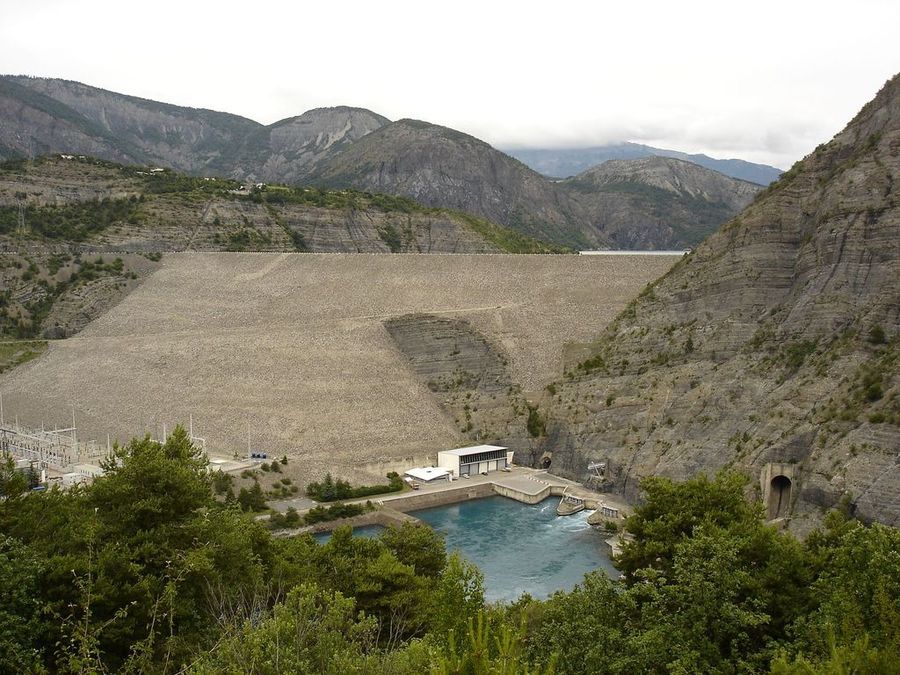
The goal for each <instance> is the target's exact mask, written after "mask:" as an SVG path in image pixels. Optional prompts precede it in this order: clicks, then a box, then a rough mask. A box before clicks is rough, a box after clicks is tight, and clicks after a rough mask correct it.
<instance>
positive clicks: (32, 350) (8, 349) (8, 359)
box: [0, 340, 47, 373]
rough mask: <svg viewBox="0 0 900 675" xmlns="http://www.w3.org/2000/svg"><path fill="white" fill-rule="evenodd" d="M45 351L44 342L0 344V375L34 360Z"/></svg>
mask: <svg viewBox="0 0 900 675" xmlns="http://www.w3.org/2000/svg"><path fill="white" fill-rule="evenodd" d="M45 351H47V341H46V340H26V341H19V342H0V373H4V372H6V371H7V370H12V369H13V368H15V367H16V366H21V365H22V364H23V363H28V362H29V361H31V360H33V359H36V358H37V357H39V356H40V355H41V354H43V353H44V352H45Z"/></svg>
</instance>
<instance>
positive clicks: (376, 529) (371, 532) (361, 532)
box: [313, 525, 384, 544]
mask: <svg viewBox="0 0 900 675" xmlns="http://www.w3.org/2000/svg"><path fill="white" fill-rule="evenodd" d="M383 529H384V528H383V527H382V526H381V525H362V526H361V527H354V528H353V536H354V537H367V538H369V539H374V538H375V537H377V536H378V535H379V534H381V531H382V530H383ZM313 537H314V538H315V540H316V541H317V542H319V543H320V544H324V543H325V542H327V541H328V540H329V539H331V532H330V531H329V532H319V533H318V534H314V535H313Z"/></svg>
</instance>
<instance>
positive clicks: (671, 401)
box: [538, 77, 900, 530]
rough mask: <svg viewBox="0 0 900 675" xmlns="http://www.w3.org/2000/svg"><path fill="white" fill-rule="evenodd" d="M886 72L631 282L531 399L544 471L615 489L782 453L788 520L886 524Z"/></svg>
mask: <svg viewBox="0 0 900 675" xmlns="http://www.w3.org/2000/svg"><path fill="white" fill-rule="evenodd" d="M898 177H900V77H895V78H894V79H893V80H891V81H890V82H888V84H887V85H885V87H884V88H883V89H882V91H881V92H880V93H879V94H878V96H877V97H876V98H875V99H874V100H873V101H872V102H870V103H869V104H868V105H866V106H865V107H864V108H863V109H862V111H861V112H860V113H859V114H858V115H857V117H856V118H855V119H854V120H853V121H852V122H851V123H850V124H849V125H848V126H847V128H846V129H845V130H844V131H842V132H841V133H839V134H838V135H837V136H835V138H834V139H833V140H832V141H831V142H829V143H828V144H826V145H823V146H820V148H819V149H817V151H816V152H814V153H813V154H811V155H810V156H809V157H807V158H806V159H804V160H803V161H802V162H799V163H798V164H797V165H796V166H795V167H794V168H793V169H792V170H791V171H790V172H788V174H786V175H785V177H784V178H782V180H780V181H779V182H778V183H776V184H774V185H773V186H772V187H770V188H769V189H768V190H766V191H765V192H763V193H762V194H761V195H760V196H759V197H758V198H757V199H756V200H755V201H754V202H753V203H752V204H751V205H750V206H749V207H748V208H747V209H746V210H745V211H744V212H742V213H741V214H740V215H739V216H738V217H737V218H735V219H734V220H733V221H731V222H730V223H729V224H727V225H726V226H725V227H723V228H722V230H721V231H719V232H717V233H716V234H714V235H713V236H711V237H710V238H709V239H708V240H707V241H706V242H705V243H704V244H703V245H701V246H700V247H699V248H698V249H697V250H696V252H694V253H693V254H692V255H690V256H688V257H686V258H685V259H684V260H683V261H682V262H681V263H679V264H678V265H676V266H675V268H673V270H672V271H671V272H670V273H669V274H667V275H666V276H665V277H663V278H662V279H660V280H659V281H657V282H655V283H654V284H653V285H652V286H650V287H648V289H647V290H646V291H645V292H644V293H642V295H641V297H639V298H638V299H637V300H636V301H635V302H634V303H633V304H632V305H631V306H630V307H629V308H628V309H627V310H626V311H625V312H624V313H623V314H622V315H620V317H619V318H618V319H617V320H616V321H615V322H614V323H613V324H612V325H611V327H610V328H609V330H608V331H607V332H606V333H605V334H604V335H603V336H602V338H601V339H600V340H599V341H598V342H597V344H596V345H595V349H594V353H595V356H594V357H593V358H592V359H590V360H588V361H585V362H583V363H582V364H581V365H580V366H579V365H577V364H571V365H570V367H569V370H568V377H567V378H565V379H564V380H563V381H561V382H560V384H559V385H558V387H557V389H558V393H557V394H556V395H555V396H553V397H550V396H548V397H546V399H545V401H544V403H543V405H544V406H549V407H550V410H551V419H552V420H553V423H552V424H551V430H550V433H549V434H548V437H547V439H546V442H545V446H544V448H542V449H540V450H539V451H538V452H543V451H544V450H552V451H553V457H554V459H553V466H554V468H555V469H556V470H561V471H563V472H565V473H566V474H568V475H570V476H572V477H575V478H581V477H583V476H585V475H586V471H587V470H586V466H587V462H588V461H590V460H595V459H599V460H606V461H608V462H609V464H610V469H611V471H610V483H611V485H613V486H614V487H615V489H616V490H618V491H620V492H622V493H624V494H626V495H629V496H635V495H636V494H637V489H638V484H639V481H640V478H641V477H642V476H646V475H649V474H663V475H668V476H672V477H675V478H686V477H688V476H691V475H693V474H696V473H698V472H701V471H705V472H712V471H716V470H718V469H720V468H724V467H728V466H735V467H739V468H742V469H745V470H747V471H748V472H749V473H750V474H751V475H754V476H755V475H758V472H759V469H760V468H761V467H762V466H763V465H764V464H765V463H766V462H794V463H796V464H797V465H798V467H799V470H800V475H801V485H800V489H799V490H795V494H798V493H799V497H798V498H797V500H796V501H795V504H794V523H793V525H794V527H796V528H797V529H801V530H802V529H803V528H804V527H807V526H808V525H809V524H810V523H811V522H814V521H815V520H816V517H817V514H818V513H819V509H821V508H824V507H825V506H827V505H830V504H833V503H834V502H835V501H836V500H837V499H838V498H840V496H842V495H850V497H851V499H852V500H853V502H854V504H855V506H856V509H857V513H858V515H860V516H861V517H862V518H864V519H867V520H879V521H882V522H885V523H889V524H895V525H896V524H900V465H898V455H900V426H898V424H900V382H898V362H900V337H898V335H900V273H898V271H900V210H898V196H900V186H898V185H897V179H898Z"/></svg>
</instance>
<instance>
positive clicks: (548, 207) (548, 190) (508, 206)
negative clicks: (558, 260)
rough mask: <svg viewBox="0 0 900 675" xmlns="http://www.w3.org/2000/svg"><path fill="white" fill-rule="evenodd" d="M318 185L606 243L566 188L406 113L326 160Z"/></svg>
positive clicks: (582, 242)
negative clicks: (393, 197) (381, 194)
mask: <svg viewBox="0 0 900 675" xmlns="http://www.w3.org/2000/svg"><path fill="white" fill-rule="evenodd" d="M310 180H311V181H312V182H313V183H315V184H320V185H324V186H328V187H352V188H355V189H358V190H368V191H373V192H386V193H389V194H399V195H403V196H406V197H410V198H412V199H415V200H417V201H420V202H422V203H424V204H429V205H432V206H442V207H447V208H452V209H459V210H462V211H467V212H469V213H475V214H477V215H480V216H482V217H485V218H489V219H491V220H494V221H496V222H499V223H503V224H504V225H507V226H509V227H512V228H514V229H516V230H518V231H520V232H523V233H525V234H528V235H530V236H534V237H538V238H540V239H544V240H547V241H554V242H557V243H562V244H566V245H570V246H576V247H580V248H585V247H596V246H600V245H605V244H607V240H606V239H605V238H604V237H603V236H602V235H600V234H599V233H598V232H597V231H596V230H595V229H594V228H593V227H591V226H590V224H589V223H588V222H587V221H586V219H585V218H584V217H583V214H581V213H580V212H579V210H578V208H577V207H576V205H575V204H574V203H573V202H572V200H571V199H570V197H569V196H568V195H567V193H566V192H565V191H564V190H561V189H560V188H559V187H558V186H556V185H554V184H553V183H551V182H550V181H548V180H546V179H545V178H544V177H543V176H541V175H539V174H538V173H536V172H535V171H532V170H531V169H529V168H528V167H527V166H525V165H524V164H522V163H521V162H519V161H518V160H516V159H513V158H512V157H509V156H508V155H505V154H503V153H502V152H500V151H498V150H495V149H494V148H492V147H491V146H490V145H488V144H487V143H485V142H484V141H480V140H478V139H477V138H475V137H473V136H469V135H467V134H463V133H461V132H459V131H455V130H453V129H448V128H446V127H441V126H438V125H435V124H429V123H427V122H421V121H418V120H409V119H404V120H400V121H398V122H394V123H392V124H389V125H386V126H383V127H381V128H380V129H378V130H377V131H374V132H372V133H370V134H368V135H367V136H364V137H363V138H361V139H360V140H358V141H356V142H355V143H352V144H350V145H349V146H347V147H346V148H344V149H343V150H341V151H340V152H338V153H336V154H335V155H334V156H332V157H331V158H330V159H327V160H326V161H324V162H323V163H322V164H321V165H320V166H319V168H318V169H317V170H316V171H315V172H313V174H312V175H311V176H310Z"/></svg>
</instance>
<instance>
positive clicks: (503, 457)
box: [438, 445, 513, 478]
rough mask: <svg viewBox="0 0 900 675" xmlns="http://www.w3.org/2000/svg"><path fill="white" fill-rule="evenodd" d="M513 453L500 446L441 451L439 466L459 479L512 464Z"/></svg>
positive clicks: (480, 446) (439, 453)
mask: <svg viewBox="0 0 900 675" xmlns="http://www.w3.org/2000/svg"><path fill="white" fill-rule="evenodd" d="M512 454H513V453H512V452H510V451H509V449H508V448H504V447H501V446H499V445H473V446H471V447H468V448H456V449H455V450H441V451H439V452H438V466H439V467H441V468H442V469H446V470H447V471H449V472H450V473H451V474H452V475H453V476H456V477H457V478H458V477H460V476H472V475H476V474H480V473H490V472H491V471H499V470H502V469H505V468H507V467H508V466H509V465H510V464H512Z"/></svg>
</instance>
